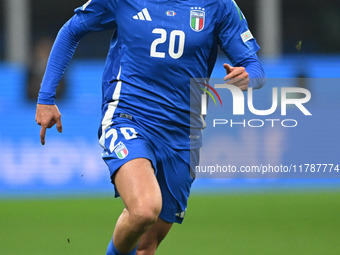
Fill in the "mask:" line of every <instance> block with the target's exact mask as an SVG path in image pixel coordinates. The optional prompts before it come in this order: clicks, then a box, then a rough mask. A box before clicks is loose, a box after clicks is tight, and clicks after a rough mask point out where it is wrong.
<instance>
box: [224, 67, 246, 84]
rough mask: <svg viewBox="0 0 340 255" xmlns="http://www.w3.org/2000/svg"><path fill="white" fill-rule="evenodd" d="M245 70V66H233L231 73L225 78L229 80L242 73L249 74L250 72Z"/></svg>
mask: <svg viewBox="0 0 340 255" xmlns="http://www.w3.org/2000/svg"><path fill="white" fill-rule="evenodd" d="M245 70H246V69H245V68H244V67H237V68H232V71H231V72H230V73H228V75H227V76H226V77H224V80H225V81H227V80H230V79H233V78H236V77H238V76H240V75H242V74H243V73H244V74H246V75H248V73H247V72H245Z"/></svg>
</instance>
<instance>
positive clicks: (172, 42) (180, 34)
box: [150, 28, 185, 59]
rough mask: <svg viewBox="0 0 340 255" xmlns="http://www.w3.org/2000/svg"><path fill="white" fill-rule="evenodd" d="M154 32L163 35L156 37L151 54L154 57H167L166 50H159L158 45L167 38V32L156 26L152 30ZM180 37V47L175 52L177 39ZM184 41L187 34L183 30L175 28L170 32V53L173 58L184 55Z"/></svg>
mask: <svg viewBox="0 0 340 255" xmlns="http://www.w3.org/2000/svg"><path fill="white" fill-rule="evenodd" d="M152 33H153V34H160V35H161V37H160V38H157V39H155V40H154V41H153V42H152V44H151V48H150V56H151V57H154V58H165V52H158V51H157V49H156V48H157V45H158V44H163V43H165V42H166V40H167V32H166V31H165V30H164V29H162V28H155V29H154V30H152ZM177 38H178V40H179V41H178V49H177V51H176V52H175V44H176V40H177ZM184 42H185V34H184V32H183V31H181V30H173V31H171V33H170V41H169V55H170V57H172V58H173V59H178V58H180V57H182V55H183V51H184Z"/></svg>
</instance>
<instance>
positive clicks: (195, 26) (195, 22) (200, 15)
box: [190, 7, 205, 32]
mask: <svg viewBox="0 0 340 255" xmlns="http://www.w3.org/2000/svg"><path fill="white" fill-rule="evenodd" d="M191 9H192V10H191V11H190V27H191V29H192V30H194V31H195V32H200V31H202V30H203V28H204V22H205V12H204V8H203V9H202V8H201V7H199V8H197V7H195V9H193V7H192V8H191Z"/></svg>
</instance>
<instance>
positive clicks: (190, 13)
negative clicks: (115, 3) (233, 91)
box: [116, 0, 217, 57]
mask: <svg viewBox="0 0 340 255" xmlns="http://www.w3.org/2000/svg"><path fill="white" fill-rule="evenodd" d="M216 16H217V10H216V8H214V4H212V2H211V1H195V3H194V4H193V3H192V2H191V1H157V0H153V1H138V0H133V1H124V4H121V6H119V8H118V12H117V13H116V22H117V27H118V35H119V37H120V39H121V40H122V41H123V42H124V44H127V45H129V46H133V45H136V44H138V45H145V46H150V47H151V54H156V55H157V54H158V51H159V50H161V49H162V48H163V47H164V49H163V50H165V49H166V48H169V53H170V54H172V53H173V55H174V57H176V54H180V51H181V47H186V48H190V49H192V50H196V48H201V49H202V48H205V47H207V48H210V47H209V46H211V45H212V44H213V41H214V40H215V34H216ZM156 48H157V49H156ZM153 49H154V51H153Z"/></svg>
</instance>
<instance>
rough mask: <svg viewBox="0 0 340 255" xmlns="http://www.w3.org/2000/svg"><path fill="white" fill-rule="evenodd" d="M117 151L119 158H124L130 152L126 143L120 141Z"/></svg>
mask: <svg viewBox="0 0 340 255" xmlns="http://www.w3.org/2000/svg"><path fill="white" fill-rule="evenodd" d="M115 153H116V155H117V157H118V158H119V159H124V158H125V157H126V156H127V155H128V154H129V151H128V150H127V148H126V146H125V144H124V143H122V142H119V143H118V144H117V146H116V148H115Z"/></svg>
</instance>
